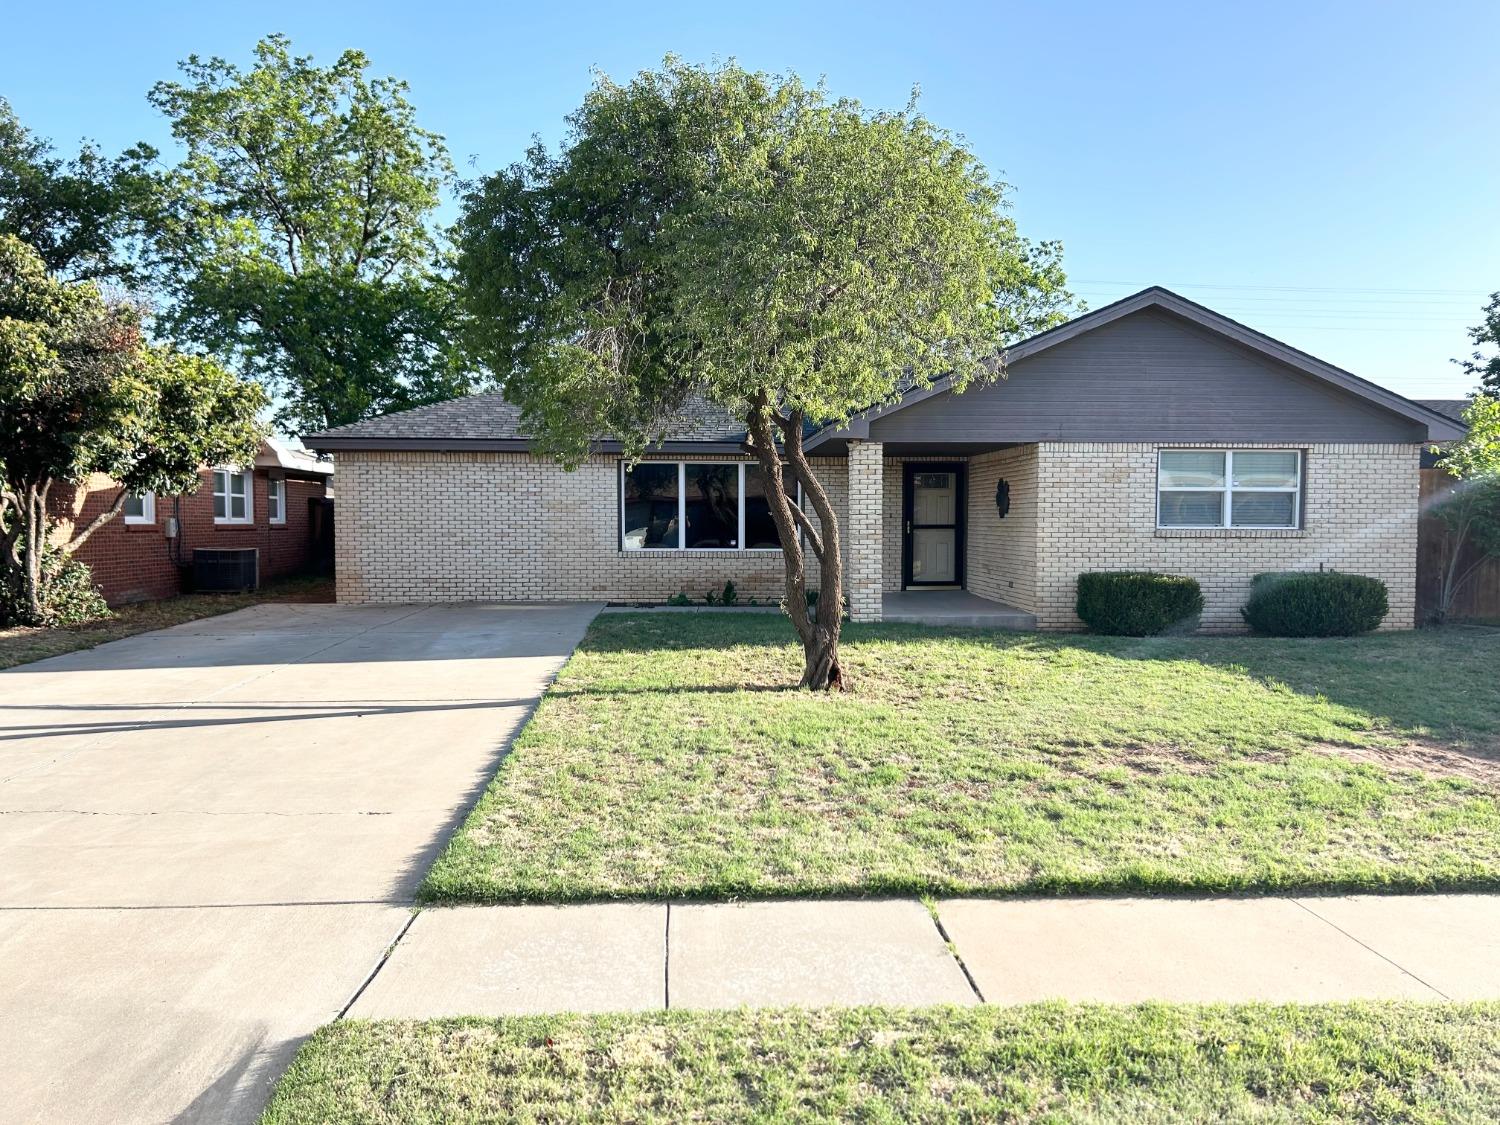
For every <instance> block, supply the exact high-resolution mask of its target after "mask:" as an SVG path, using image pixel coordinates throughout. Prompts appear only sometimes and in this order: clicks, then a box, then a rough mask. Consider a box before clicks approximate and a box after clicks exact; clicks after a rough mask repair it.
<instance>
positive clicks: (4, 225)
mask: <svg viewBox="0 0 1500 1125" xmlns="http://www.w3.org/2000/svg"><path fill="white" fill-rule="evenodd" d="M155 156H156V152H155V151H154V150H153V149H151V148H150V147H149V146H146V145H137V146H136V147H135V148H132V149H130V150H128V151H127V152H125V153H124V154H123V155H121V156H118V157H106V156H104V155H103V154H102V153H101V152H100V151H99V149H98V148H97V147H96V146H95V145H93V144H92V143H90V142H87V141H86V142H84V144H83V145H82V147H81V148H80V149H79V152H78V155H77V156H76V157H73V158H72V159H70V160H64V159H62V158H60V157H57V156H54V155H53V152H52V146H51V145H50V144H49V143H48V142H47V141H45V140H43V139H42V138H40V137H38V136H36V134H34V133H32V132H31V131H30V130H28V129H27V128H26V127H25V126H24V125H23V124H21V121H20V119H19V118H17V117H16V115H15V113H14V112H13V111H12V110H11V107H10V105H9V104H8V103H7V102H6V101H5V100H4V99H3V98H0V234H10V235H14V236H15V237H17V238H19V239H21V240H22V241H23V242H26V243H29V244H30V245H31V246H32V247H34V248H35V250H36V252H37V253H38V254H39V255H40V256H41V259H42V262H43V263H44V264H45V265H46V267H47V269H48V270H49V271H50V272H52V273H54V274H57V275H59V276H61V277H63V278H65V279H68V280H71V281H89V280H98V281H102V280H118V281H124V282H131V281H133V280H135V279H136V271H135V269H134V263H133V254H131V253H129V252H128V249H127V248H128V244H130V243H131V242H132V241H134V240H135V239H137V238H139V236H140V235H141V234H142V232H143V229H144V227H143V224H144V220H145V219H146V217H147V215H148V214H149V213H150V212H151V209H152V206H153V204H152V198H153V191H154V184H155V180H154V177H153V175H152V173H151V170H150V166H149V165H150V162H151V161H152V160H153V159H154V158H155Z"/></svg>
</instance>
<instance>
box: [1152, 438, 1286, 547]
mask: <svg viewBox="0 0 1500 1125" xmlns="http://www.w3.org/2000/svg"><path fill="white" fill-rule="evenodd" d="M1238 452H1240V453H1290V454H1292V455H1293V456H1295V457H1296V458H1297V473H1296V479H1297V484H1296V487H1295V488H1255V487H1245V488H1240V487H1237V486H1236V485H1235V483H1234V455H1235V453H1236V450H1233V449H1227V448H1210V447H1204V446H1173V447H1167V448H1163V449H1158V450H1157V451H1156V530H1158V531H1296V530H1299V529H1300V528H1301V527H1302V474H1303V469H1302V466H1303V458H1302V450H1300V449H1241V450H1239V451H1238ZM1163 453H1222V454H1224V484H1223V486H1222V487H1219V488H1210V487H1207V486H1204V485H1196V486H1195V485H1173V486H1172V487H1171V488H1167V489H1164V488H1162V483H1161V458H1162V454H1163ZM1163 492H1217V493H1219V497H1220V499H1219V522H1218V523H1162V522H1161V494H1162V493H1163ZM1236 492H1276V493H1280V494H1282V495H1285V494H1286V493H1288V492H1290V493H1291V494H1292V522H1291V523H1289V524H1270V525H1268V524H1243V525H1237V524H1235V523H1234V522H1233V521H1234V493H1236Z"/></svg>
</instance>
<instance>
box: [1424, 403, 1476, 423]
mask: <svg viewBox="0 0 1500 1125" xmlns="http://www.w3.org/2000/svg"><path fill="white" fill-rule="evenodd" d="M1412 401H1413V402H1415V403H1416V404H1417V405H1418V406H1425V407H1426V408H1427V409H1428V410H1436V411H1437V412H1438V413H1439V414H1441V415H1443V416H1444V417H1446V418H1452V419H1453V420H1454V421H1455V422H1462V421H1463V420H1464V411H1465V410H1467V409H1468V408H1469V404H1470V403H1471V402H1473V401H1474V400H1473V399H1470V398H1415V399H1412Z"/></svg>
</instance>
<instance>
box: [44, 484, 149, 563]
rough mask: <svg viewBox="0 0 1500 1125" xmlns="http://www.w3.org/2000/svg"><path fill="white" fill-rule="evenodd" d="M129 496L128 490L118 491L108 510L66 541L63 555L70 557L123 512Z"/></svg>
mask: <svg viewBox="0 0 1500 1125" xmlns="http://www.w3.org/2000/svg"><path fill="white" fill-rule="evenodd" d="M49 487H50V482H49ZM129 495H130V490H129V489H126V488H121V489H120V491H119V493H118V494H117V495H116V496H115V500H114V503H113V504H111V505H110V506H109V507H108V508H106V509H104V511H102V512H100V513H99V514H98V515H97V516H95V517H94V518H93V519H91V520H90V521H89V522H88V524H87V525H86V526H85V527H84V528H83V530H81V531H79V532H77V533H76V534H75V535H74V536H73V538H71V539H69V540H68V542H67V543H66V544H65V545H64V546H63V554H65V555H71V554H72V553H73V552H74V551H76V550H78V548H79V547H82V546H83V545H84V543H86V542H88V538H89V536H91V535H93V534H94V532H96V531H98V530H99V529H100V528H101V527H103V526H104V525H105V524H107V523H108V522H109V521H110V520H112V519H114V518H115V517H116V516H118V515H119V514H120V513H121V512H122V511H124V510H125V497H127V496H129Z"/></svg>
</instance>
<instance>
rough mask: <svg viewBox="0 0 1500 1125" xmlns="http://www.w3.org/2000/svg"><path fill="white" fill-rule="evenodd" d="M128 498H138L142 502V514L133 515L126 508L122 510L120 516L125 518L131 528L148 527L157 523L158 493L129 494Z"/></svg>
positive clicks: (127, 494)
mask: <svg viewBox="0 0 1500 1125" xmlns="http://www.w3.org/2000/svg"><path fill="white" fill-rule="evenodd" d="M125 495H126V497H127V498H129V497H131V496H135V497H138V498H139V499H140V501H141V514H140V515H138V516H133V515H131V514H130V513H129V512H128V511H127V510H126V509H125V508H123V507H122V508H121V509H120V514H121V515H122V516H124V517H125V523H126V525H127V526H130V527H148V526H150V525H151V524H154V523H155V522H156V493H154V492H127V493H126V494H125Z"/></svg>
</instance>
